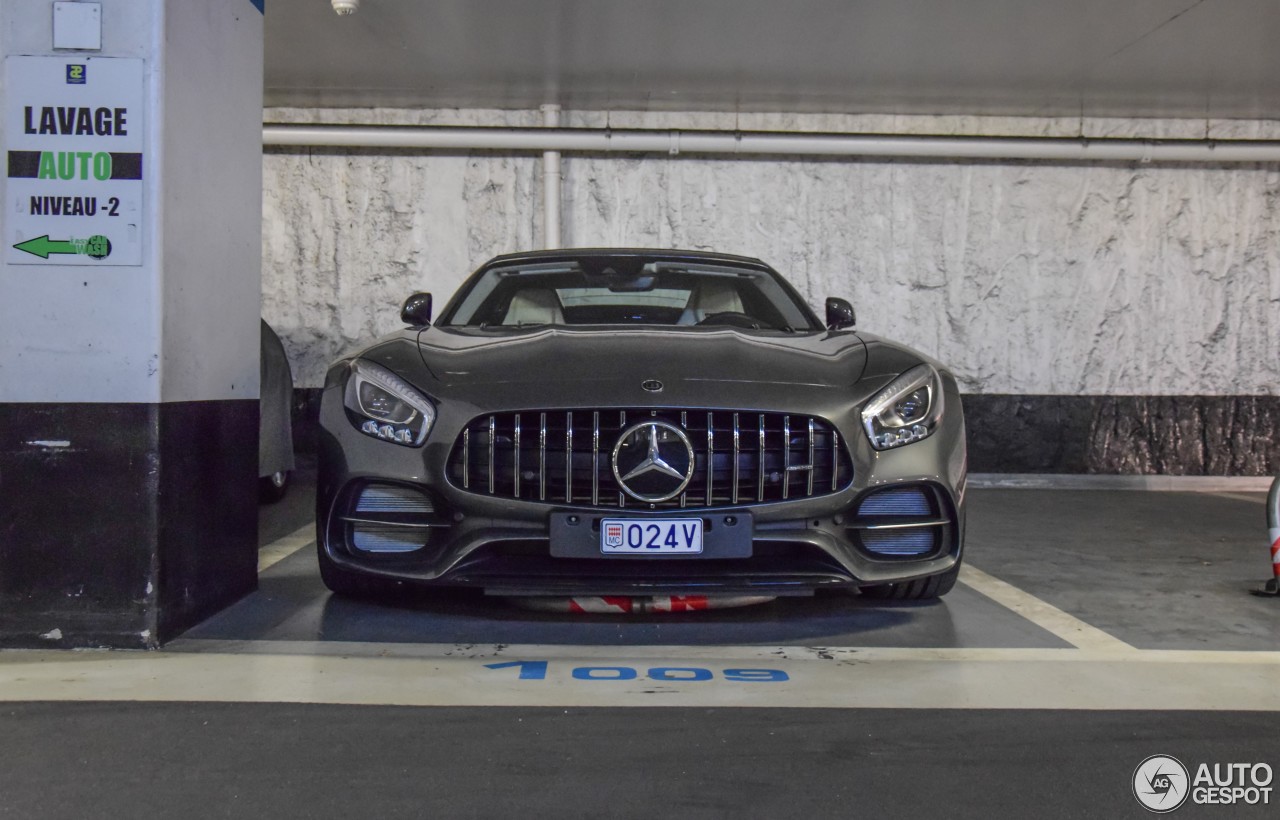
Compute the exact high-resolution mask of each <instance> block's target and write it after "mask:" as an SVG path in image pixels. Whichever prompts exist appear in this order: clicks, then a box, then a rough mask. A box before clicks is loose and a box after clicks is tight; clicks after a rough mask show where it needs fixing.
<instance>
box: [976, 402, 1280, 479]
mask: <svg viewBox="0 0 1280 820" xmlns="http://www.w3.org/2000/svg"><path fill="white" fill-rule="evenodd" d="M964 412H965V421H966V426H967V428H968V434H969V469H970V470H971V471H973V472H976V473H1100V474H1119V475H1215V476H1265V475H1274V474H1275V471H1276V470H1277V469H1280V439H1278V438H1277V433H1278V432H1280V397H1277V396H1000V395H968V396H965V397H964Z"/></svg>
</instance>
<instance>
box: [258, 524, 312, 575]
mask: <svg viewBox="0 0 1280 820" xmlns="http://www.w3.org/2000/svg"><path fill="white" fill-rule="evenodd" d="M315 542H316V525H315V524H307V525H306V526H303V527H299V528H298V529H296V530H294V531H293V532H291V533H289V534H288V535H286V536H284V537H283V538H277V539H276V540H274V541H272V542H271V543H270V544H267V545H266V546H265V547H263V548H261V549H259V550H258V572H265V571H266V570H267V569H269V568H270V567H273V566H275V565H276V564H278V563H280V562H281V561H283V560H284V559H286V558H288V557H289V556H290V555H293V554H294V553H295V552H297V551H298V550H300V549H302V548H303V547H309V546H311V545H312V544H314V543H315Z"/></svg>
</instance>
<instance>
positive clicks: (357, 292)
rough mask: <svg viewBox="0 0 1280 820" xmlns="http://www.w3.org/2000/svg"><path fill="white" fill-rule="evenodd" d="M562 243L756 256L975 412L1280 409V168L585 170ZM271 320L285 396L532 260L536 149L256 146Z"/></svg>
mask: <svg viewBox="0 0 1280 820" xmlns="http://www.w3.org/2000/svg"><path fill="white" fill-rule="evenodd" d="M266 119H267V120H268V121H271V122H318V121H324V122H361V123H436V124H477V125H499V124H501V125H535V124H537V122H538V120H539V117H538V114H537V112H492V111H470V112H468V111H443V112H421V111H387V110H363V111H350V110H348V111H333V110H296V109H271V110H268V111H267V112H266ZM566 122H567V123H568V124H570V125H583V126H603V125H610V126H612V127H687V128H743V129H771V130H797V131H844V132H851V133H853V132H863V133H867V132H877V131H879V132H895V133H970V134H988V135H1020V134H1043V135H1051V136H1078V135H1081V134H1083V135H1087V136H1151V137H1196V138H1200V137H1205V136H1206V135H1207V136H1210V137H1221V138H1228V137H1230V138H1259V137H1260V138H1275V137H1276V136H1277V134H1278V133H1280V127H1277V124H1275V123H1267V122H1257V123H1240V122H1221V121H1215V122H1195V121H1181V120H1174V121H1126V120H1087V121H1077V120H1070V119H1053V120H1037V119H1025V120H1024V119H1015V118H956V117H950V118H919V117H913V118H903V117H839V116H797V115H767V114H757V115H745V114H743V115H736V114H705V115H698V114H686V115H672V114H645V113H628V112H612V113H608V114H605V113H598V112H596V113H593V112H587V113H575V112H569V113H568V114H567V115H566ZM564 173H565V181H564V216H563V222H564V236H563V238H564V241H565V244H566V245H570V246H573V245H581V246H585V245H633V246H634V245H639V246H657V247H687V248H702V249H715V250H722V251H729V252H735V253H743V254H748V255H753V256H759V257H761V258H763V259H765V260H766V261H768V262H770V263H771V264H773V265H774V266H775V267H777V268H778V269H779V270H780V271H782V272H783V273H784V274H785V275H786V276H788V277H789V278H790V279H791V280H792V281H793V282H794V283H795V284H796V285H797V287H798V288H799V289H800V290H801V292H802V293H804V294H806V295H807V296H808V297H809V299H810V302H811V303H812V304H814V305H815V306H819V305H820V304H821V301H822V299H823V298H824V297H825V296H827V295H842V296H847V297H850V298H852V300H853V301H854V303H855V305H856V306H857V308H858V315H859V326H860V327H862V328H865V329H867V330H869V331H872V332H875V333H878V334H882V335H885V336H888V337H890V338H893V339H897V340H900V341H903V342H905V343H908V344H911V345H912V346H914V347H916V348H918V349H920V350H922V351H924V352H926V353H929V354H931V355H934V356H936V357H938V358H939V359H941V360H942V361H944V362H946V363H947V364H949V365H950V366H951V367H952V368H953V369H954V370H955V372H956V375H957V377H958V378H959V380H960V382H961V386H962V389H963V390H965V391H966V392H969V393H982V394H1018V395H1044V394H1057V395H1094V396H1097V395H1113V396H1114V395H1137V396H1195V395H1207V396H1225V395H1260V394H1266V395H1272V394H1276V393H1280V390H1277V384H1280V361H1278V360H1277V355H1276V354H1277V351H1278V350H1280V310H1278V308H1280V272H1278V271H1280V166H1275V165H1249V166H1225V165H1224V166H1212V165H1208V166H1206V165H1196V166H1188V165H1155V164H1141V163H1132V164H1051V163H1036V162H974V161H964V162H959V161H937V162H921V161H858V160H848V161H846V160H804V161H789V160H786V159H780V158H764V159H709V158H695V157H688V156H682V157H667V156H644V157H640V156H579V155H569V156H567V157H566V158H565V160H564ZM264 189H265V190H264V236H263V264H264V270H263V288H264V291H263V315H264V316H265V317H266V319H267V320H268V321H269V322H271V324H272V325H273V326H274V327H275V328H276V330H277V331H278V332H279V333H280V335H281V337H282V339H283V340H284V343H285V346H286V348H287V349H288V351H289V354H290V359H291V361H292V363H293V367H294V375H295V380H296V382H297V384H298V385H299V386H306V387H314V386H318V385H319V384H320V382H321V380H322V376H323V371H324V366H325V363H326V362H327V361H328V360H330V359H332V358H334V357H335V356H337V355H339V354H340V353H342V352H343V351H344V350H347V349H350V348H352V347H354V346H356V345H357V344H359V343H361V342H363V341H365V340H367V339H370V338H372V337H374V336H376V335H378V334H380V333H384V332H387V331H389V330H391V329H393V328H394V327H396V326H397V325H398V307H399V304H400V302H401V301H402V300H403V298H404V297H405V296H406V295H407V294H408V293H410V292H411V291H413V290H430V291H432V292H434V293H436V294H438V296H439V297H440V298H441V299H443V298H444V297H445V296H446V295H447V294H448V293H451V292H452V290H453V289H454V288H455V287H456V286H457V284H458V283H459V282H460V281H461V280H462V278H463V277H464V276H465V275H466V274H467V273H468V272H470V271H471V270H472V269H474V268H475V267H476V266H477V265H478V264H480V263H481V262H483V261H484V260H485V259H486V258H488V257H490V256H492V255H494V254H497V253H504V252H509V251H514V250H521V249H527V248H532V247H538V246H540V245H541V240H542V237H541V220H540V210H539V209H540V207H541V180H540V176H539V159H538V157H537V156H535V155H517V156H505V155H498V154H492V153H485V152H475V153H472V154H469V155H447V154H440V153H430V154H424V153H413V152H398V151H375V150H368V151H360V150H353V151H321V150H307V149H274V148H273V149H269V150H268V151H267V152H266V154H265V156H264Z"/></svg>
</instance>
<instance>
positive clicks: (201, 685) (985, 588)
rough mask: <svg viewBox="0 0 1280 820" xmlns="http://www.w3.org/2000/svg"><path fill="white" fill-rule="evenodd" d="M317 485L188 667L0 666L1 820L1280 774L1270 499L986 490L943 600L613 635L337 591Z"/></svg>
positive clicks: (467, 601) (968, 809)
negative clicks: (315, 514)
mask: <svg viewBox="0 0 1280 820" xmlns="http://www.w3.org/2000/svg"><path fill="white" fill-rule="evenodd" d="M308 490H309V484H308V476H307V475H306V474H305V473H304V474H303V475H302V476H301V481H300V482H299V483H298V485H297V486H295V487H294V488H293V493H292V495H291V496H290V497H289V498H288V499H286V501H285V502H284V503H282V504H280V505H275V506H272V507H265V508H263V516H262V524H261V540H262V545H263V550H262V553H261V554H262V563H263V564H264V566H265V567H266V568H265V569H264V570H263V571H262V573H261V577H260V589H259V591H258V592H257V593H255V594H254V595H252V596H250V597H249V598H247V599H245V600H244V601H242V602H240V603H239V604H237V605H236V606H234V607H232V608H230V609H229V610H227V611H225V612H224V613H222V614H220V615H218V616H216V617H214V618H213V619H211V620H209V621H207V622H206V623H204V624H202V625H200V626H199V627H197V628H195V629H193V630H191V631H190V632H188V633H187V634H186V635H185V636H183V637H182V638H181V639H179V640H177V641H175V642H173V643H172V644H171V645H169V646H168V647H166V649H165V651H163V652H159V653H150V654H143V653H61V654H59V653H42V652H6V653H0V700H3V701H7V703H4V704H0V736H3V737H5V738H6V740H5V742H3V743H0V795H3V797H0V816H15V817H19V816H20V817H83V816H119V815H122V814H129V815H130V816H170V815H177V814H181V815H184V816H188V817H224V816H250V815H253V816H272V817H331V816H347V815H351V814H355V813H357V812H359V813H374V814H377V815H379V816H386V817H411V816H412V817H416V816H427V815H445V816H461V817H508V816H513V815H516V814H525V815H531V816H544V815H551V814H555V815H559V816H570V817H598V816H620V817H623V816H626V817H629V816H638V815H641V814H644V815H653V816H673V817H674V816H678V817H730V816H741V815H745V816H753V817H755V816H759V817H764V816H822V817H827V816H830V817H837V816H839V817H846V816H852V815H855V814H861V813H866V812H870V813H872V814H873V815H879V816H887V817H906V816H916V817H918V816H921V815H932V816H948V817H992V816H1018V817H1023V816H1036V817H1095V816H1096V817H1123V816H1132V817H1139V816H1145V814H1146V813H1145V811H1144V810H1143V809H1142V808H1141V807H1140V806H1139V804H1138V803H1137V801H1136V800H1135V799H1134V797H1133V794H1132V791H1131V789H1132V785H1131V783H1132V776H1133V772H1134V769H1135V767H1137V765H1138V764H1139V763H1140V762H1141V761H1142V760H1143V759H1144V758H1146V757H1148V756H1151V755H1155V754H1168V755H1173V756H1175V757H1178V758H1179V759H1181V760H1182V761H1183V762H1184V763H1186V764H1187V765H1188V766H1191V767H1193V770H1194V766H1195V765H1197V764H1199V763H1202V762H1203V763H1208V764H1210V765H1212V764H1214V763H1230V762H1250V763H1252V762H1265V763H1268V764H1269V765H1271V767H1272V768H1273V769H1276V770H1280V629H1277V625H1278V624H1280V600H1275V599H1262V598H1256V597H1253V596H1250V595H1249V594H1248V593H1247V590H1248V589H1249V588H1250V587H1253V586H1256V585H1257V584H1258V583H1259V582H1261V581H1262V580H1263V578H1264V577H1265V575H1266V573H1267V571H1268V564H1267V557H1266V544H1265V541H1266V529H1265V520H1264V515H1263V505H1262V500H1263V496H1262V495H1261V494H1238V493H1227V494H1189V493H1170V492H1134V491H1110V492H1101V491H1086V490H1071V491H1050V490H975V491H973V492H972V495H971V501H970V503H971V507H970V510H969V524H970V534H969V553H968V562H969V566H968V567H967V568H966V572H965V573H964V575H962V579H961V583H960V584H958V585H957V587H956V589H955V591H954V592H953V593H952V594H951V595H948V596H947V597H946V598H945V599H943V600H942V601H941V602H938V603H929V604H896V605H895V604H886V603H884V602H871V601H863V600H861V599H857V598H853V597H846V596H829V597H817V598H807V599H806V598H801V599H779V600H778V601H777V602H775V603H772V604H767V605H763V606H758V607H754V608H750V609H741V610H729V611H719V612H703V613H693V614H685V615H674V616H672V615H668V616H657V615H651V616H643V617H628V618H617V617H612V616H567V615H566V616H560V615H553V614H545V613H531V612H526V611H523V610H520V609H516V608H514V607H512V606H509V605H507V604H506V603H505V602H503V601H500V600H495V599H492V598H486V597H484V596H482V595H479V594H472V593H450V594H446V595H440V594H434V595H412V596H408V597H405V598H403V599H400V600H396V601H391V602H385V603H381V604H375V603H367V602H357V601H349V600H343V599H338V598H334V597H331V596H330V595H329V594H328V593H327V592H326V591H325V589H324V587H323V585H322V584H321V583H320V580H319V577H318V575H317V571H316V567H315V559H314V556H313V554H312V552H313V550H314V542H313V541H312V536H311V533H310V531H309V524H310V517H311V510H310V497H309V492H308ZM1277 785H1280V784H1277ZM1277 800H1280V798H1276V799H1274V800H1273V801H1272V803H1271V805H1270V806H1266V807H1264V806H1254V807H1249V806H1230V807H1224V806H1201V805H1193V803H1192V802H1190V801H1189V802H1188V803H1187V804H1186V805H1184V806H1183V807H1182V808H1181V809H1178V811H1177V814H1178V816H1182V815H1187V816H1193V817H1194V816H1205V817H1210V816H1227V815H1230V816H1264V815H1269V816H1274V813H1275V810H1276V801H1277Z"/></svg>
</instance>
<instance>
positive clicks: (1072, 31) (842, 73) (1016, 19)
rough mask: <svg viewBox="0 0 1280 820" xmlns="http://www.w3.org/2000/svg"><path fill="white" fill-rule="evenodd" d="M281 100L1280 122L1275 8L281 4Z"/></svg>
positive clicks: (890, 0)
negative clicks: (352, 8) (354, 9)
mask: <svg viewBox="0 0 1280 820" xmlns="http://www.w3.org/2000/svg"><path fill="white" fill-rule="evenodd" d="M266 23H267V41H266V88H265V91H266V102H267V104H268V105H319V106H375V105H387V106H422V107H455V106H456V107H482V108H524V109H527V108H535V107H537V106H538V105H539V104H541V103H546V102H558V103H560V104H562V105H564V106H565V107H566V108H574V109H583V110H585V109H613V110H695V111H697V110H704V111H726V110H728V111H732V110H741V111H795V112H846V113H872V112H874V113H938V114H947V113H956V114H959V113H964V114H993V115H997V114H1015V115H1036V116H1078V115H1082V114H1083V115H1085V116H1151V117H1161V116H1164V117H1174V116H1176V117H1203V116H1209V117H1240V118H1280V48H1277V47H1276V46H1277V42H1278V41H1280V3H1277V2H1275V0H1067V1H1066V2H1063V1H1062V0H1058V1H1057V2H1054V1H1053V0H844V1H843V2H841V0H787V1H786V2H782V1H781V0H363V2H362V7H361V9H360V11H359V12H358V13H356V14H355V15H352V16H350V17H338V16H337V15H336V14H334V12H333V10H332V8H331V7H330V4H329V0H268V2H267V17H266Z"/></svg>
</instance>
